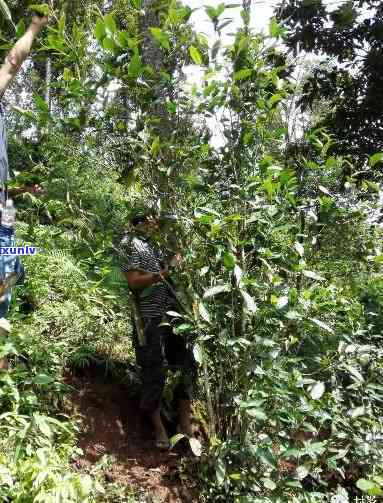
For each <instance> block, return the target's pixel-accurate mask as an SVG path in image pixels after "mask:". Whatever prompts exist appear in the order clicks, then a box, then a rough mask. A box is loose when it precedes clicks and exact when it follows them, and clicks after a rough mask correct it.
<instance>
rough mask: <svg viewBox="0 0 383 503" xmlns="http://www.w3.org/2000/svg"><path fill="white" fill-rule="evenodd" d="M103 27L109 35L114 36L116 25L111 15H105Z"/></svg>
mask: <svg viewBox="0 0 383 503" xmlns="http://www.w3.org/2000/svg"><path fill="white" fill-rule="evenodd" d="M104 23H105V27H106V28H107V29H108V30H109V31H110V33H112V34H114V33H116V31H117V24H116V20H115V19H114V16H113V15H112V14H107V15H106V16H104Z"/></svg>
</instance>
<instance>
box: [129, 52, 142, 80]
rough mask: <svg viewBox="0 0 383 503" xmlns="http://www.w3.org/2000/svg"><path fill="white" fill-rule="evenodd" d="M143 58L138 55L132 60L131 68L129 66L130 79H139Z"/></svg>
mask: <svg viewBox="0 0 383 503" xmlns="http://www.w3.org/2000/svg"><path fill="white" fill-rule="evenodd" d="M141 68H142V66H141V57H140V55H139V54H138V53H136V54H135V55H134V56H133V57H132V59H131V60H130V63H129V66H128V75H129V77H133V78H135V77H138V75H139V74H140V71H141Z"/></svg>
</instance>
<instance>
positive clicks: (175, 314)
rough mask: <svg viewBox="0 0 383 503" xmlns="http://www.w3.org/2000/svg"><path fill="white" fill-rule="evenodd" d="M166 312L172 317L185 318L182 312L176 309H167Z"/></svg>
mask: <svg viewBox="0 0 383 503" xmlns="http://www.w3.org/2000/svg"><path fill="white" fill-rule="evenodd" d="M166 314H168V315H169V316H171V317H172V318H183V316H182V314H180V313H177V312H176V311H166Z"/></svg>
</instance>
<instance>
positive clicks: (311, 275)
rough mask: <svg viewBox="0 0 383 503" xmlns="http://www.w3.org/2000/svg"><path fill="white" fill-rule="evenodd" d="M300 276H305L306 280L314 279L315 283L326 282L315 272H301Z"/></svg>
mask: <svg viewBox="0 0 383 503" xmlns="http://www.w3.org/2000/svg"><path fill="white" fill-rule="evenodd" d="M302 274H303V275H304V276H306V278H310V279H316V280H317V281H326V279H325V278H323V277H322V276H319V274H317V273H316V272H314V271H306V270H304V271H302Z"/></svg>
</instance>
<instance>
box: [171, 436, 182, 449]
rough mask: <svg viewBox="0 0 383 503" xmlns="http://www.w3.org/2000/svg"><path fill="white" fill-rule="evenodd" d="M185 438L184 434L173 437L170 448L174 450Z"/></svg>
mask: <svg viewBox="0 0 383 503" xmlns="http://www.w3.org/2000/svg"><path fill="white" fill-rule="evenodd" d="M183 438H185V435H184V434H183V433H177V435H173V436H172V437H171V438H170V447H171V448H172V449H173V447H174V446H175V445H176V444H177V443H178V442H179V441H180V440H182V439H183Z"/></svg>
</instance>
